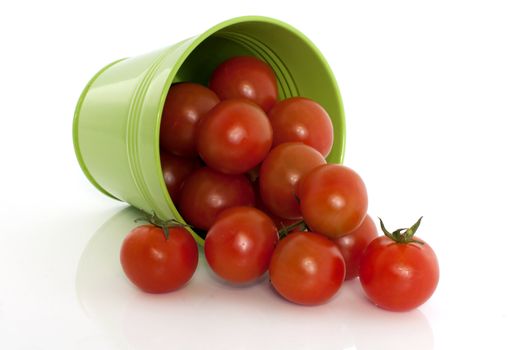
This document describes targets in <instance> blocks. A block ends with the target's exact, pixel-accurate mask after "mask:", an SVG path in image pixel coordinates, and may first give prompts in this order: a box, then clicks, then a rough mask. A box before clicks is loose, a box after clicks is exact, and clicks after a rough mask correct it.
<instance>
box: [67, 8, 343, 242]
mask: <svg viewBox="0 0 527 350" xmlns="http://www.w3.org/2000/svg"><path fill="white" fill-rule="evenodd" d="M239 55H252V56H256V57H258V58H260V59H262V60H264V61H266V62H267V63H268V64H269V65H270V66H271V67H272V68H273V70H274V72H275V74H276V77H277V80H278V88H279V95H280V99H283V98H287V97H292V96H304V97H308V98H311V99H313V100H315V101H317V102H318V103H320V104H321V105H322V106H324V108H325V109H326V110H327V111H328V113H329V115H330V116H331V119H332V121H333V127H334V133H335V135H334V144H333V149H332V151H331V153H330V154H329V155H328V157H327V160H328V162H332V163H341V162H342V159H343V157H344V141H345V120H344V109H343V106H342V101H341V98H340V93H339V89H338V86H337V83H336V81H335V78H334V77H333V73H332V72H331V69H330V67H329V66H328V64H327V62H326V60H325V59H324V57H323V56H322V54H321V53H320V51H319V50H318V49H317V48H316V47H315V45H314V44H313V43H312V42H311V41H310V40H309V39H308V38H306V37H305V36H304V35H303V34H302V33H300V32H299V31H298V30H296V29H295V28H292V27H291V26H289V25H288V24H286V23H283V22H280V21H278V20H276V19H272V18H267V17H256V16H248V17H238V18H234V19H231V20H228V21H225V22H223V23H220V24H218V25H216V26H214V27H212V28H211V29H209V30H207V31H206V32H205V33H203V34H201V35H199V36H196V37H193V38H190V39H187V40H183V41H181V42H179V43H177V44H175V45H172V46H169V47H167V48H163V49H160V50H157V51H154V52H151V53H148V54H145V55H142V56H137V57H132V58H125V59H121V60H118V61H115V62H113V63H111V64H109V65H107V66H106V67H104V68H103V69H101V70H100V71H99V72H98V73H97V74H96V75H95V76H94V77H93V78H92V79H91V81H90V82H89V83H88V85H87V86H86V87H85V89H84V91H83V92H82V94H81V96H80V98H79V101H78V103H77V108H76V110H75V117H74V121H73V143H74V146H75V152H76V155H77V159H78V161H79V164H80V166H81V168H82V170H83V171H84V174H85V175H86V177H87V178H88V179H89V180H90V181H91V183H92V184H93V185H94V186H95V187H96V188H98V189H99V190H100V191H101V192H103V193H105V194H106V195H108V196H110V197H113V198H115V199H118V200H121V201H125V202H128V203H129V204H131V205H133V206H134V207H137V208H139V209H141V210H144V211H146V212H149V213H152V212H155V213H156V214H157V215H158V216H159V217H161V218H163V219H176V220H178V221H182V222H183V218H182V217H181V216H180V214H179V213H178V211H177V209H176V208H175V206H174V204H173V203H172V201H171V200H170V195H169V194H168V191H167V188H166V186H165V183H164V179H163V173H162V170H161V162H160V155H159V152H160V151H159V126H160V122H161V116H162V111H163V105H164V102H165V98H166V96H167V93H168V89H169V88H170V85H172V84H173V83H177V82H183V81H192V82H196V83H201V84H205V85H206V84H207V82H208V78H209V76H210V75H211V73H212V71H213V70H214V68H215V67H216V66H217V65H219V64H220V63H221V62H223V61H224V60H226V59H228V58H230V57H233V56H239ZM192 234H193V235H194V237H195V238H196V240H197V241H198V243H203V238H202V237H200V236H199V235H198V234H197V233H196V232H192Z"/></svg>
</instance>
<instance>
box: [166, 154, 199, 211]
mask: <svg viewBox="0 0 527 350" xmlns="http://www.w3.org/2000/svg"><path fill="white" fill-rule="evenodd" d="M199 167H200V162H199V159H198V158H184V157H178V156H174V155H172V154H170V153H168V152H165V151H161V169H162V171H163V179H164V180H165V185H166V186H167V190H168V193H169V194H170V198H171V199H172V202H173V203H174V205H177V203H178V202H179V194H180V192H181V188H182V187H183V182H184V181H185V179H186V178H187V176H189V175H190V174H191V173H192V172H193V171H195V170H196V169H198V168H199Z"/></svg>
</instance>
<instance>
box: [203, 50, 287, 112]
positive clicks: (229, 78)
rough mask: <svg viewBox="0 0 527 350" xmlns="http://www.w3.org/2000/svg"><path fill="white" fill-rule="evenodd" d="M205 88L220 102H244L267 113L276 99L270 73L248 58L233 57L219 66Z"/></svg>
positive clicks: (257, 60)
mask: <svg viewBox="0 0 527 350" xmlns="http://www.w3.org/2000/svg"><path fill="white" fill-rule="evenodd" d="M209 87H210V88H211V89H212V90H213V91H214V92H215V93H216V94H217V95H218V96H219V97H220V99H222V100H225V99H231V98H246V99H249V100H251V101H253V102H255V103H256V104H258V105H259V106H260V107H261V108H262V109H263V110H264V111H265V112H267V111H269V110H270V109H271V108H272V107H273V106H274V105H275V103H276V100H277V99H278V87H277V83H276V77H275V75H274V72H273V69H272V68H271V67H270V66H269V65H268V64H267V63H265V62H264V61H262V60H260V59H258V58H256V57H252V56H237V57H233V58H231V59H228V60H227V61H225V62H223V63H222V64H220V65H219V66H218V67H217V68H216V69H215V70H214V72H213V73H212V77H211V79H210V82H209Z"/></svg>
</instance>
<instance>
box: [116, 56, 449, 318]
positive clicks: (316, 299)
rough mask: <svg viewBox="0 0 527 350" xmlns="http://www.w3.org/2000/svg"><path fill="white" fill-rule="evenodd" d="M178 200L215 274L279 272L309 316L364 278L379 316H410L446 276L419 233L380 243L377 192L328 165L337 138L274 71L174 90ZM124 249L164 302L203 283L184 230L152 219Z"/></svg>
mask: <svg viewBox="0 0 527 350" xmlns="http://www.w3.org/2000/svg"><path fill="white" fill-rule="evenodd" d="M160 144H161V163H162V168H163V174H164V179H165V183H166V186H167V189H168V191H169V193H170V196H171V198H172V201H173V203H174V204H175V205H176V207H177V209H178V211H179V212H180V213H181V215H182V216H183V218H184V219H185V221H186V222H187V223H188V224H189V225H191V226H192V227H193V228H194V229H196V230H198V231H200V232H203V234H204V235H205V236H204V237H205V245H204V252H205V258H206V260H207V262H208V265H209V267H210V268H211V270H212V271H214V273H215V274H217V275H218V276H219V277H220V278H222V279H223V280H225V281H228V282H230V283H233V284H249V283H252V282H254V281H257V280H259V279H261V277H262V276H263V275H264V274H265V273H266V272H267V271H268V274H269V280H270V283H271V285H272V286H273V287H274V289H275V290H276V291H277V292H278V294H280V295H281V296H283V297H284V298H285V299H287V300H289V301H291V302H294V303H297V304H302V305H317V304H321V303H324V302H326V301H327V300H329V299H330V298H331V297H332V296H333V295H335V293H336V292H337V291H338V290H339V288H340V287H341V286H342V283H343V282H344V280H345V279H352V278H355V277H357V276H359V278H360V281H361V284H362V286H363V289H364V291H365V292H366V294H367V295H368V297H369V298H370V299H371V300H372V301H373V302H374V303H375V304H377V305H379V306H381V307H384V308H387V309H390V310H408V309H412V308H415V307H417V306H419V305H420V304H422V303H423V302H424V301H426V300H427V299H428V298H429V297H430V296H431V294H432V293H433V291H434V290H435V287H436V285H437V281H438V277H439V270H438V265H437V260H436V257H435V255H434V252H433V251H432V249H431V248H430V247H429V246H428V245H427V244H426V243H424V241H422V240H420V239H417V238H414V233H415V231H416V230H417V227H418V226H419V223H420V220H419V221H418V222H417V223H416V224H415V225H414V226H412V227H410V228H408V229H399V230H396V231H394V232H393V233H390V232H388V231H387V230H386V229H385V227H384V225H383V224H382V222H381V227H382V229H383V231H384V233H385V236H383V237H377V230H376V228H375V224H374V223H373V221H372V220H371V218H370V217H369V216H368V215H367V207H368V199H367V193H366V187H365V185H364V182H363V181H362V179H361V178H360V177H359V175H358V174H357V173H356V172H355V171H353V170H352V169H350V168H347V167H345V166H343V165H337V164H327V163H326V160H325V158H326V157H327V156H328V154H329V153H330V151H331V147H332V144H333V126H332V123H331V119H330V117H329V115H328V113H327V112H326V111H325V110H324V108H323V107H322V106H321V105H320V104H318V103H317V102H316V101H313V100H311V99H308V98H303V97H292V98H288V99H284V100H282V101H278V89H277V82H276V78H275V76H274V73H273V70H272V68H271V67H269V66H268V65H267V64H266V63H265V62H263V61H261V60H259V59H257V58H255V57H249V56H241V57H234V58H231V59H229V60H227V61H225V62H224V63H222V64H221V65H220V66H218V67H217V68H216V70H215V71H214V72H213V74H212V76H211V78H210V82H209V86H208V87H205V86H202V85H199V84H194V83H179V84H175V85H173V86H172V87H171V88H170V91H169V92H168V96H167V99H166V103H165V106H164V110H163V118H162V122H161V129H160ZM149 220H150V222H151V224H150V225H143V226H140V227H138V228H136V229H134V230H133V231H132V232H131V233H130V234H129V235H128V236H127V238H126V239H125V241H124V242H123V246H122V249H121V263H122V266H123V269H124V271H125V273H126V275H127V276H128V278H129V279H130V280H131V281H132V282H133V283H134V284H136V285H137V286H138V287H139V288H141V289H143V290H145V291H147V292H153V293H162V292H168V291H172V290H175V289H177V288H179V287H181V286H182V285H184V284H185V283H186V282H187V281H188V280H189V279H190V278H191V277H192V275H193V273H194V271H195V270H196V267H197V262H198V249H197V245H196V243H195V241H194V240H193V238H192V236H191V235H190V234H189V233H188V231H187V230H186V229H185V228H184V226H183V225H181V224H180V223H176V222H174V221H169V222H166V221H162V220H160V219H159V218H157V217H156V216H155V215H153V216H152V217H151V218H150V219H149Z"/></svg>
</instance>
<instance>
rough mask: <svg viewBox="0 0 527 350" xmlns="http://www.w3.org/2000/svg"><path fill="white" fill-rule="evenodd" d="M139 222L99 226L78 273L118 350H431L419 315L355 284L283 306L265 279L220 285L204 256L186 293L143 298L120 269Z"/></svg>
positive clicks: (122, 218) (85, 303) (82, 295)
mask: <svg viewBox="0 0 527 350" xmlns="http://www.w3.org/2000/svg"><path fill="white" fill-rule="evenodd" d="M138 216H139V212H138V211H136V210H135V209H133V208H126V209H124V210H122V211H120V212H118V213H117V214H116V215H115V216H113V217H112V218H111V219H110V220H108V221H107V222H106V223H104V224H103V225H102V226H101V228H100V229H98V230H97V232H95V234H94V235H93V237H92V238H91V240H90V241H89V243H88V244H87V246H86V248H85V249H84V252H83V254H82V256H81V259H80V261H79V265H78V270H77V277H76V289H77V296H78V298H79V302H80V304H81V305H82V308H83V310H84V311H85V312H86V314H87V315H88V316H89V317H90V318H93V319H94V320H95V321H96V322H97V324H98V325H99V327H100V328H101V333H102V334H103V335H101V337H111V338H112V339H111V341H112V343H114V344H115V345H116V347H117V348H133V349H152V348H155V347H170V348H174V347H177V348H184V349H203V348H214V349H271V348H273V349H276V348H278V349H282V348H284V349H325V350H329V349H340V350H344V349H346V350H351V349H353V350H361V349H421V350H427V349H433V335H432V330H431V328H430V326H429V324H428V321H427V319H426V317H425V316H424V315H423V314H422V313H421V312H420V311H418V310H415V311H412V312H409V313H393V312H388V311H384V310H380V309H378V308H376V307H374V306H373V305H371V304H370V303H369V302H368V301H367V300H366V299H365V298H364V297H363V295H362V292H361V290H360V286H359V284H358V282H357V281H352V282H346V283H345V284H344V287H343V288H342V290H341V291H340V292H339V294H338V295H337V296H336V297H335V298H334V299H332V300H331V301H330V302H328V303H327V304H325V305H321V306H316V307H305V306H298V305H294V304H291V303H289V302H287V301H285V300H283V299H281V298H280V297H279V296H278V295H277V294H276V293H275V292H274V291H273V290H272V289H271V288H270V287H269V285H268V282H267V281H266V279H262V280H261V281H260V282H259V283H256V284H253V285H250V286H246V287H232V286H229V285H228V284H225V283H221V282H220V281H218V279H216V278H214V277H213V276H212V274H211V273H210V272H209V270H208V267H207V266H206V261H205V259H204V256H203V254H202V253H201V254H200V263H199V266H198V269H197V271H196V274H195V275H194V277H193V279H192V280H191V281H190V282H189V283H188V284H187V285H186V286H185V287H183V288H182V289H180V290H178V291H176V292H173V293H169V294H162V295H152V294H146V293H143V292H141V291H139V290H138V289H137V288H135V287H134V286H133V285H131V284H130V283H129V282H128V281H127V280H126V278H125V276H124V274H123V273H122V271H121V266H120V263H119V249H120V245H121V242H122V240H123V239H124V237H125V235H126V233H127V232H128V231H129V230H130V229H131V228H132V227H134V226H135V225H136V224H135V223H134V222H133V220H134V219H135V218H136V217H138ZM93 341H94V342H95V343H97V341H96V339H91V340H86V343H87V344H90V343H92V342H93ZM79 345H81V344H79ZM84 345H86V344H84Z"/></svg>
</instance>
